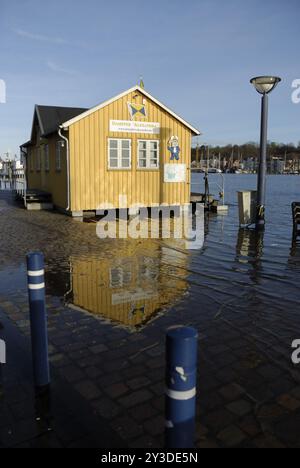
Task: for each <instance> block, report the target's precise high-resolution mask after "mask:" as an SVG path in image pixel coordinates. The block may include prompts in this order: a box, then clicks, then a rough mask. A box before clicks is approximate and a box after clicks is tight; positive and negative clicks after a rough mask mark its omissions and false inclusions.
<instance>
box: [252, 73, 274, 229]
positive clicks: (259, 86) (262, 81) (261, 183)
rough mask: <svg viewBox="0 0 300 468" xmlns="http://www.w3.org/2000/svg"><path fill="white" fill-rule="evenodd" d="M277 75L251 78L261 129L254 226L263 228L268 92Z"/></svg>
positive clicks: (272, 87)
mask: <svg viewBox="0 0 300 468" xmlns="http://www.w3.org/2000/svg"><path fill="white" fill-rule="evenodd" d="M280 81H281V78H278V77H277V76H259V77H256V78H252V80H251V81H250V82H251V84H253V86H254V87H255V89H256V91H257V92H258V93H259V94H262V105H261V130H260V159H259V169H258V183H257V212H256V228H257V229H264V226H265V204H266V176H267V143H268V104H269V96H268V95H269V94H270V93H271V91H273V89H274V88H276V86H277V85H278V83H280Z"/></svg>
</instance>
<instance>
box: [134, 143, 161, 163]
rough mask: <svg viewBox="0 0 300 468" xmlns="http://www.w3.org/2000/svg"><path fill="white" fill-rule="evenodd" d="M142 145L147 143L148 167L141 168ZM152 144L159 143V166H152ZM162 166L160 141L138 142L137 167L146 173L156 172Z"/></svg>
mask: <svg viewBox="0 0 300 468" xmlns="http://www.w3.org/2000/svg"><path fill="white" fill-rule="evenodd" d="M140 143H146V167H143V166H140ZM151 143H157V165H156V166H151V147H150V145H151ZM159 166H160V140H145V139H142V138H141V139H139V140H138V141H137V167H138V169H140V170H144V171H156V170H158V169H159Z"/></svg>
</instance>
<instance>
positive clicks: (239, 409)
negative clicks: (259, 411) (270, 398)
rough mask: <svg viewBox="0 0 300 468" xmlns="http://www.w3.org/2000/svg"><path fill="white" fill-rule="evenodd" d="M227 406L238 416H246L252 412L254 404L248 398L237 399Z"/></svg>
mask: <svg viewBox="0 0 300 468" xmlns="http://www.w3.org/2000/svg"><path fill="white" fill-rule="evenodd" d="M226 408H227V409H228V410H229V411H231V412H232V413H234V414H236V415H237V416H245V415H246V414H248V413H250V412H251V410H252V405H251V404H250V403H249V402H248V401H246V400H237V401H234V402H232V403H230V404H229V405H227V406H226Z"/></svg>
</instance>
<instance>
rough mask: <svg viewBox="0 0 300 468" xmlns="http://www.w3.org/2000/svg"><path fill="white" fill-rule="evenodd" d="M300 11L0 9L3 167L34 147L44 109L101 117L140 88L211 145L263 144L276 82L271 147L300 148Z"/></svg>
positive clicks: (179, 2) (129, 6) (217, 0)
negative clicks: (263, 88) (277, 80)
mask: <svg viewBox="0 0 300 468" xmlns="http://www.w3.org/2000/svg"><path fill="white" fill-rule="evenodd" d="M299 19H300V2H299V0H285V1H279V0H264V1H261V0H260V1H258V0H251V1H249V2H242V1H241V0H227V1H221V0H185V1H183V0H172V1H170V0H168V1H167V0H151V1H150V2H147V1H144V0H126V1H125V0H123V1H121V0H110V1H107V0H106V1H103V0H85V1H79V0H52V1H51V2H41V1H40V0H39V1H38V0H0V57H1V66H0V79H2V80H5V82H6V85H7V103H6V104H0V156H2V155H3V153H4V152H6V151H8V150H11V151H13V152H16V151H18V147H19V145H20V144H21V143H23V142H24V141H26V140H27V139H28V138H29V135H30V128H31V121H32V114H33V107H34V104H36V103H38V104H47V105H62V106H75V107H81V106H83V107H92V106H94V105H96V104H98V103H99V102H101V101H103V100H106V99H108V98H110V97H112V96H114V95H116V94H118V93H120V92H122V91H124V90H126V89H127V88H130V87H131V86H133V85H134V84H136V83H137V82H138V79H139V76H140V75H141V74H142V75H143V77H144V81H145V87H146V90H147V91H149V92H150V93H152V94H153V95H154V96H155V97H157V98H158V99H160V100H161V101H162V102H164V103H165V104H166V105H167V106H169V107H170V108H171V109H173V110H174V111H175V112H177V113H178V114H179V115H181V116H182V117H183V118H184V119H186V120H187V121H189V122H190V123H191V124H193V125H194V126H196V127H198V128H199V129H200V130H201V131H202V132H203V134H204V135H203V136H202V137H201V139H200V141H202V142H205V143H209V144H225V143H241V142H245V141H257V140H258V135H259V112H260V102H259V95H258V94H256V93H255V91H254V90H253V89H252V87H251V86H250V84H249V79H250V78H251V77H253V76H256V75H261V74H276V75H279V76H281V77H282V78H283V80H284V81H283V83H282V84H281V85H280V86H279V87H278V88H277V89H276V91H274V93H273V94H272V96H271V103H270V126H269V138H270V139H271V140H275V141H279V142H295V143H298V141H300V104H298V105H295V104H293V103H292V100H291V93H292V87H291V85H292V81H293V80H295V79H299V78H300V65H299V43H300V28H299Z"/></svg>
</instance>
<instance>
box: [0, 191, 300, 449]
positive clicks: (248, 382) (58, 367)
mask: <svg viewBox="0 0 300 468" xmlns="http://www.w3.org/2000/svg"><path fill="white" fill-rule="evenodd" d="M232 211H234V213H235V212H236V208H235V207H233V208H232ZM288 215H290V213H289V212H288V214H287V215H286V216H287V218H286V222H288V221H287V220H288V219H289V218H288ZM0 225H1V245H0V255H1V269H0V322H1V323H2V325H3V328H2V329H1V330H0V337H2V336H3V337H5V336H6V337H7V338H6V339H7V340H8V363H7V364H6V365H5V366H2V367H3V368H2V387H1V394H0V446H1V445H2V446H26V447H27V446H34V447H35V446H41V447H43V446H53V447H56V446H57V447H72V446H78V447H80V446H104V445H101V444H102V443H103V442H105V444H106V445H105V446H112V447H113V446H122V445H123V446H128V447H155V448H158V447H163V444H164V372H165V371H164V339H165V333H166V330H167V328H168V327H169V326H171V325H174V324H188V325H193V326H195V327H196V328H197V329H198V331H199V335H200V342H199V369H198V400H197V446H198V447H200V448H201V447H203V448H205V447H208V448H210V447H212V448H214V447H300V373H299V366H295V365H293V364H292V362H291V353H292V350H291V343H292V341H293V340H294V339H297V338H300V326H299V325H300V318H299V315H300V309H299V300H300V295H299V287H298V285H299V279H300V250H299V248H298V247H297V246H293V247H292V249H291V233H290V231H287V230H284V231H283V230H282V232H281V231H280V230H279V231H278V235H277V237H276V240H274V238H273V235H274V234H273V232H271V231H270V233H269V231H267V232H266V235H265V237H264V238H263V236H257V235H256V234H255V233H251V231H239V230H238V227H237V222H236V220H235V221H233V218H231V217H230V216H229V217H225V218H219V217H218V218H217V217H211V218H210V220H209V223H208V225H207V228H206V244H205V248H204V249H203V251H202V252H201V253H199V252H187V251H182V250H181V249H179V248H178V249H176V246H174V245H173V246H170V245H166V244H164V243H163V242H161V243H160V242H159V241H153V243H149V242H148V241H147V242H146V241H145V242H144V241H138V243H136V244H133V242H132V241H128V242H127V241H119V243H118V242H116V241H100V240H99V239H98V238H97V237H96V234H95V225H93V224H92V223H91V224H85V223H78V222H76V221H74V220H72V219H69V218H67V217H65V216H62V215H59V214H56V213H46V212H37V213H32V212H31V213H29V212H26V211H25V210H23V209H21V208H20V207H18V206H15V205H13V204H12V202H11V200H10V199H9V194H8V193H7V192H2V193H1V192H0ZM32 250H35V251H36V250H41V251H43V252H44V254H45V258H46V269H47V276H46V281H47V306H48V320H49V340H50V361H51V369H52V380H53V384H52V394H51V401H52V403H51V405H50V406H49V405H46V410H45V408H44V406H45V403H44V402H43V400H42V403H39V401H40V400H37V401H36V400H35V397H34V393H33V390H32V384H31V369H30V351H29V344H30V337H29V322H28V305H27V291H26V272H25V255H26V253H27V252H29V251H32ZM120 259H121V260H120ZM128 259H129V260H128ZM132 259H135V260H136V259H137V263H136V262H134V264H132ZM107 260H109V265H108V264H106V263H105V262H107ZM95 262H96V263H95ZM103 265H104V266H103ZM103 268H104V269H103ZM107 269H108V270H109V273H110V274H108V273H107V271H106V270H107ZM128 271H129V272H130V273H129V279H128ZM141 271H142V272H143V273H142V279H141ZM124 272H125V274H124ZM134 278H135V279H134ZM133 283H135V284H133ZM114 288H116V291H117V292H116V293H115V292H114ZM141 289H142V290H144V292H145V291H146V292H147V294H146V295H144V296H142V295H141ZM103 290H109V291H110V296H109V300H108V298H107V297H106V296H105V297H104V296H103ZM112 290H113V291H112ZM126 291H129V294H130V297H131V301H129V302H130V304H129V309H128V308H127V305H128V304H127V303H128V293H126ZM90 297H93V298H94V299H93V301H92V302H89V300H88V299H89V298H90ZM122 298H123V302H122ZM125 306H126V307H125ZM84 309H85V310H89V311H90V312H91V313H89V312H85V311H84ZM297 335H298V336H297ZM9 343H10V344H9ZM19 347H20V350H18V348H19ZM10 348H11V349H12V352H11V354H10ZM16 350H17V351H16ZM10 356H11V357H10ZM20 356H21V357H20ZM25 402H26V403H25ZM37 402H38V403H37ZM39 404H40V405H42V406H39ZM73 406H74V407H73ZM37 408H43V410H41V409H38V410H37ZM45 411H46V413H45ZM37 419H38V421H37ZM49 428H50V429H51V430H49ZM101 441H102V442H101ZM107 444H110V445H107Z"/></svg>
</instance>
